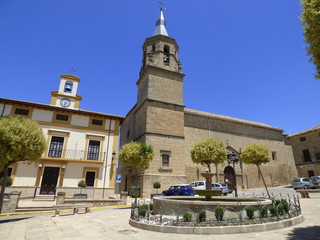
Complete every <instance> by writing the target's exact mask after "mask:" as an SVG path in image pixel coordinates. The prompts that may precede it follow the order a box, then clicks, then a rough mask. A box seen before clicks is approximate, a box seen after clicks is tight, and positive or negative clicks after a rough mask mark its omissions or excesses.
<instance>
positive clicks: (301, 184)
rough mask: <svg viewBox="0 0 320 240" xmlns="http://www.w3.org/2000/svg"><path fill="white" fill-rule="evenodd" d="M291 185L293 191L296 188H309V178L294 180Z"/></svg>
mask: <svg viewBox="0 0 320 240" xmlns="http://www.w3.org/2000/svg"><path fill="white" fill-rule="evenodd" d="M291 184H292V187H293V189H294V190H296V189H298V188H304V189H307V188H310V182H309V178H294V179H293V180H292V183H291Z"/></svg>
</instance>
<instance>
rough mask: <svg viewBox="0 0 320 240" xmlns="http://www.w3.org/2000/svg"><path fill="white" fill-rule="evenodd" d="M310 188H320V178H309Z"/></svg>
mask: <svg viewBox="0 0 320 240" xmlns="http://www.w3.org/2000/svg"><path fill="white" fill-rule="evenodd" d="M309 182H310V188H318V187H320V176H312V177H310V178H309Z"/></svg>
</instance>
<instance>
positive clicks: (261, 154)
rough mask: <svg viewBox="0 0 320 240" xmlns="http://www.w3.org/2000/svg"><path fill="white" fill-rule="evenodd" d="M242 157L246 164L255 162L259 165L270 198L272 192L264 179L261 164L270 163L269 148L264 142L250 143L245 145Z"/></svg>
mask: <svg viewBox="0 0 320 240" xmlns="http://www.w3.org/2000/svg"><path fill="white" fill-rule="evenodd" d="M241 159H242V161H243V162H244V163H246V164H254V165H256V166H257V167H258V171H259V174H260V176H261V178H262V181H263V184H264V186H265V188H266V190H267V194H268V196H269V198H270V194H269V191H268V188H267V185H266V183H265V181H264V178H263V175H262V172H261V169H260V165H261V164H264V163H268V162H269V160H270V158H269V149H268V148H267V147H266V146H264V145H262V144H249V145H248V146H246V147H245V149H244V150H243V152H242V154H241Z"/></svg>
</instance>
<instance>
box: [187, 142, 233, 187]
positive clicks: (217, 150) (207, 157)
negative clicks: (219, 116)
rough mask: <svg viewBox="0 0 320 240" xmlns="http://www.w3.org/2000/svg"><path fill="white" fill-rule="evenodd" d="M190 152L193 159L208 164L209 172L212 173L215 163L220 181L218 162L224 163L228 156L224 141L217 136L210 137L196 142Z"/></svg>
mask: <svg viewBox="0 0 320 240" xmlns="http://www.w3.org/2000/svg"><path fill="white" fill-rule="evenodd" d="M190 152H191V158H192V161H193V162H194V163H199V164H201V165H205V166H207V167H208V171H209V173H211V164H215V166H216V173H217V175H216V181H217V182H218V164H220V163H223V161H224V160H225V159H226V158H227V149H226V147H225V145H224V143H223V142H222V141H220V140H219V139H217V138H208V139H205V140H202V141H200V142H198V143H196V144H194V145H193V147H192V149H191V151H190Z"/></svg>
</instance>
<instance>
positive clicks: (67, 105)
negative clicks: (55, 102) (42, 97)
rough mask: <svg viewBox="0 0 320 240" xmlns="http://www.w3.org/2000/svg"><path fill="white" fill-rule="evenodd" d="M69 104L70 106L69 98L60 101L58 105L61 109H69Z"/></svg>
mask: <svg viewBox="0 0 320 240" xmlns="http://www.w3.org/2000/svg"><path fill="white" fill-rule="evenodd" d="M70 104H71V101H70V99H69V98H62V99H61V100H60V105H61V106H62V107H69V106H70Z"/></svg>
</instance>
